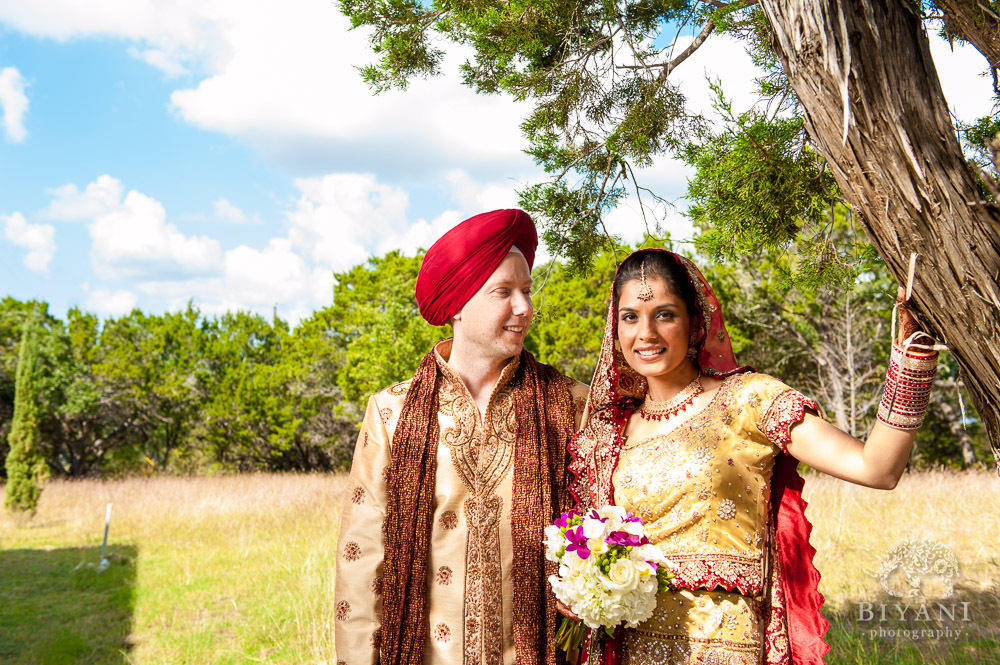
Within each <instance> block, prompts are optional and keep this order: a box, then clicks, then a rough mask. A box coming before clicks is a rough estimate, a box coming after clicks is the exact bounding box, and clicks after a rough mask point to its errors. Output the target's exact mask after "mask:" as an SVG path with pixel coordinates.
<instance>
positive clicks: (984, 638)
mask: <svg viewBox="0 0 1000 665" xmlns="http://www.w3.org/2000/svg"><path fill="white" fill-rule="evenodd" d="M345 487H346V480H345V477H344V476H323V475H263V474H254V475H245V476H233V477H211V478H171V477H150V478H132V479H125V480H108V481H97V480H87V481H76V482H68V481H52V482H50V483H49V484H48V485H47V487H46V488H45V490H44V491H43V493H42V499H41V503H40V505H39V512H38V515H37V516H36V517H35V519H34V520H33V521H32V522H30V523H29V524H27V525H20V524H18V523H17V522H16V521H15V520H13V519H11V518H10V517H9V516H7V515H3V516H2V517H0V663H2V664H3V665H8V664H9V665H22V664H24V665H48V664H50V663H52V664H58V665H70V664H74V663H80V664H83V663H86V664H87V665H110V664H114V665H122V664H126V663H129V664H136V665H186V664H190V665H224V664H236V663H240V664H243V663H267V664H272V665H293V664H294V665H320V664H323V665H333V664H334V663H336V653H335V647H334V643H333V632H334V631H333V615H334V602H333V586H334V569H335V559H336V542H337V531H338V522H339V515H340V506H341V502H342V500H343V492H344V489H345ZM805 497H806V499H807V500H808V501H809V502H810V506H809V509H808V511H807V514H808V516H809V517H810V519H811V520H812V521H813V524H814V531H813V538H812V542H813V544H814V545H815V546H816V548H817V550H818V553H817V556H816V565H817V567H818V568H819V569H820V571H821V572H822V574H823V579H822V581H821V583H820V590H821V591H822V592H823V593H824V595H825V596H826V597H827V603H826V605H824V608H823V609H824V614H825V615H826V616H827V618H828V619H829V620H830V622H831V624H832V626H831V629H830V632H829V635H828V639H829V642H830V644H831V646H832V650H831V652H830V654H829V655H828V656H827V663H828V664H829V665H848V664H850V665H897V664H898V665H916V664H917V663H920V664H923V663H931V664H935V665H959V664H961V665H970V664H973V665H974V664H978V663H983V664H986V663H991V664H993V663H1000V590H998V588H997V581H998V580H1000V545H998V543H1000V511H997V510H996V506H997V505H1000V480H998V479H997V476H996V475H995V474H994V473H993V472H989V473H970V474H956V473H926V474H908V475H907V476H905V477H904V479H903V481H902V482H901V483H900V486H899V487H898V488H897V489H896V490H894V491H892V492H880V491H877V490H868V489H864V488H860V487H856V486H852V485H848V484H846V483H843V482H840V481H837V480H834V479H831V478H826V477H815V476H811V477H809V478H808V479H807V481H806V491H805ZM109 502H111V503H113V504H114V513H113V518H112V523H111V536H110V545H109V551H110V552H111V556H110V558H111V560H112V562H113V563H112V565H111V567H110V568H109V569H108V570H107V571H105V572H103V573H100V574H98V573H97V572H96V571H95V570H94V568H93V567H91V566H87V565H86V564H96V563H97V562H98V560H99V558H100V542H101V536H102V534H103V520H104V512H105V505H106V504H107V503H109ZM913 539H931V540H934V541H936V542H939V543H942V544H944V545H946V546H947V547H948V548H949V549H950V550H951V551H953V552H954V554H955V556H956V557H957V559H958V561H959V564H960V576H959V578H958V580H957V582H958V584H957V586H956V590H955V593H954V595H952V596H949V597H948V598H947V599H941V600H942V602H943V601H944V600H947V602H949V603H950V602H956V603H962V602H967V603H969V616H970V620H969V621H968V622H964V621H950V620H947V618H946V619H945V620H944V621H920V620H913V617H912V616H909V617H908V618H907V620H906V621H899V620H896V619H893V618H892V616H891V614H890V615H889V617H888V620H887V621H886V622H872V621H864V620H860V619H859V615H858V606H857V603H858V602H868V603H872V604H873V605H875V606H877V605H878V604H879V603H887V604H889V605H890V606H891V605H892V604H893V603H896V602H900V601H899V599H897V598H893V597H889V596H887V594H886V592H885V590H884V589H883V588H882V587H881V586H880V584H879V582H878V581H877V580H876V578H875V577H874V574H873V571H874V570H875V569H877V568H878V566H879V562H880V561H881V559H882V558H883V557H885V556H886V554H887V553H888V552H889V551H890V549H891V548H892V546H893V545H895V544H896V543H899V542H903V541H907V540H913ZM81 563H83V564H84V565H82V566H80V565H79V564H81ZM921 602H923V601H921ZM926 602H928V603H929V604H930V606H931V607H933V605H932V603H933V602H936V601H935V600H934V599H929V600H927V601H926ZM879 626H881V627H882V629H883V633H885V631H889V630H896V631H898V630H900V629H905V630H913V629H939V628H951V629H953V630H954V629H959V628H960V629H962V630H963V631H964V632H963V635H962V636H961V637H960V638H959V639H946V638H941V639H938V638H923V637H922V638H920V639H918V640H916V641H914V640H913V639H908V638H906V637H900V636H899V635H898V633H897V634H896V635H894V636H892V637H889V636H887V635H882V636H880V635H878V634H875V635H872V634H871V630H873V629H875V630H877V629H878V628H879Z"/></svg>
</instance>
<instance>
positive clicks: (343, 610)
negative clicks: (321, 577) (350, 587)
mask: <svg viewBox="0 0 1000 665" xmlns="http://www.w3.org/2000/svg"><path fill="white" fill-rule="evenodd" d="M335 618H336V619H337V621H347V620H348V619H350V618H351V604H350V603H349V602H347V601H346V600H342V601H340V602H339V603H337V612H336V615H335Z"/></svg>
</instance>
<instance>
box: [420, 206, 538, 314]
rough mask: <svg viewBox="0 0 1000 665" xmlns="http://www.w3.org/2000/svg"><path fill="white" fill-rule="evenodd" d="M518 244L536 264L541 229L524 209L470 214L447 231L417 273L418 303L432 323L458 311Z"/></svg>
mask: <svg viewBox="0 0 1000 665" xmlns="http://www.w3.org/2000/svg"><path fill="white" fill-rule="evenodd" d="M515 245H516V246H517V248H518V249H519V250H521V253H522V254H524V258H525V259H527V261H528V268H529V269H530V268H531V267H532V266H533V265H534V263H535V249H536V248H537V247H538V233H537V232H536V231H535V223H534V222H533V221H531V217H529V216H528V213H526V212H524V211H523V210H516V209H511V210H494V211H493V212H484V213H482V214H480V215H476V216H475V217H470V218H469V219H467V220H465V221H464V222H462V223H461V224H459V225H458V226H456V227H455V228H453V229H452V230H450V231H448V232H447V233H445V234H444V235H443V236H441V239H440V240H438V241H437V242H436V243H434V244H433V245H431V248H430V249H428V250H427V254H426V255H425V256H424V262H423V263H422V264H421V265H420V272H419V273H418V274H417V306H418V307H419V308H420V315H421V316H423V317H424V318H425V319H427V322H428V323H430V324H431V325H432V326H442V325H444V324H445V323H447V322H448V319H450V318H451V317H453V316H455V314H457V313H458V312H459V310H460V309H462V307H464V306H465V303H467V302H469V298H471V297H472V296H473V295H475V293H476V291H478V290H479V287H481V286H482V285H483V284H485V283H486V280H487V279H489V276H490V275H492V274H493V271H494V270H496V269H497V267H498V266H499V265H500V263H501V262H502V261H503V260H504V257H506V256H507V254H508V253H509V252H510V250H511V247H514V246H515Z"/></svg>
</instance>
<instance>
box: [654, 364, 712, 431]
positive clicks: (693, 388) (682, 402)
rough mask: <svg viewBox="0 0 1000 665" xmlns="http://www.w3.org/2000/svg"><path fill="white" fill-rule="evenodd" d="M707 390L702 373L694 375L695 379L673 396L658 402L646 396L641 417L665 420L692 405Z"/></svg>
mask: <svg viewBox="0 0 1000 665" xmlns="http://www.w3.org/2000/svg"><path fill="white" fill-rule="evenodd" d="M703 392H705V389H704V388H702V387H701V374H699V375H698V376H696V377H694V381H692V382H691V383H689V384H687V385H686V386H684V387H683V388H682V389H681V391H680V392H679V393H677V394H676V395H674V396H673V397H672V398H670V399H668V400H666V401H664V402H657V401H655V400H652V399H650V398H649V396H648V395H647V396H646V399H644V400H643V402H642V404H640V405H639V410H638V413H639V417H640V418H642V419H644V420H663V419H665V418H670V417H671V416H673V415H676V414H678V413H680V412H681V411H683V410H684V409H686V408H688V407H689V406H691V403H692V402H694V398H695V397H697V396H698V395H700V394H701V393H703Z"/></svg>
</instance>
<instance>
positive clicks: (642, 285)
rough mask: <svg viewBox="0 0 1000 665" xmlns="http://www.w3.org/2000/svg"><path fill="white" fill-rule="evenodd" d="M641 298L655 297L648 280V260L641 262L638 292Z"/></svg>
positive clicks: (638, 296)
mask: <svg viewBox="0 0 1000 665" xmlns="http://www.w3.org/2000/svg"><path fill="white" fill-rule="evenodd" d="M636 297H637V298H639V300H643V301H646V300H652V299H653V289H651V288H650V287H649V283H648V282H646V262H645V261H643V262H642V263H640V264H639V293H637V294H636Z"/></svg>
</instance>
